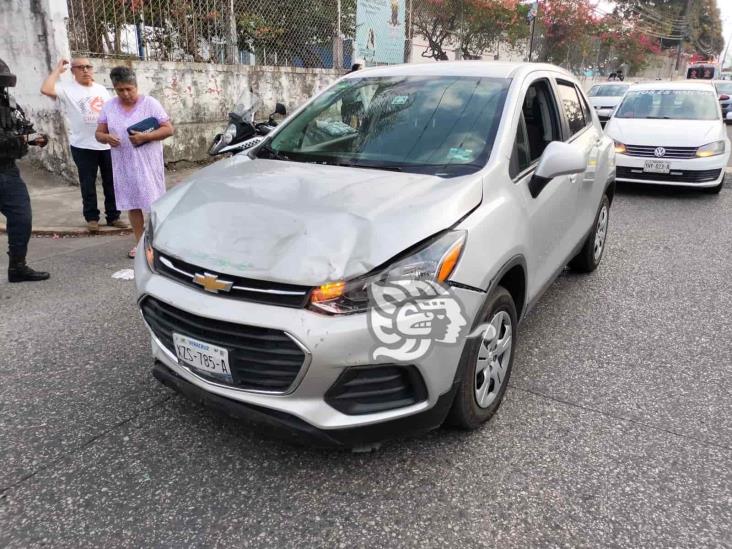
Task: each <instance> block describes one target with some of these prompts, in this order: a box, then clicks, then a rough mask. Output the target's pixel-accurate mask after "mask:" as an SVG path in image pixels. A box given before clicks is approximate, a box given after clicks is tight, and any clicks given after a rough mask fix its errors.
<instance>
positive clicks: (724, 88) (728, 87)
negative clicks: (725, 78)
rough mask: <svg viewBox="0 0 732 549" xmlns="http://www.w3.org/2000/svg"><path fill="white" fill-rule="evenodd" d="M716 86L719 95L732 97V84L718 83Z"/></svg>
mask: <svg viewBox="0 0 732 549" xmlns="http://www.w3.org/2000/svg"><path fill="white" fill-rule="evenodd" d="M714 86H715V87H716V88H717V93H720V94H721V93H723V94H725V95H732V82H717V83H716V84H714Z"/></svg>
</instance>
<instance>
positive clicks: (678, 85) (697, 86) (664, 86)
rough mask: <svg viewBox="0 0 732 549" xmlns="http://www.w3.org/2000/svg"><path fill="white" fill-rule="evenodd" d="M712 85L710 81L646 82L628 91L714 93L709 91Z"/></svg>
mask: <svg viewBox="0 0 732 549" xmlns="http://www.w3.org/2000/svg"><path fill="white" fill-rule="evenodd" d="M711 86H712V84H711V81H704V82H690V81H688V80H677V81H675V82H670V81H668V82H646V83H644V84H635V85H633V86H632V87H631V89H630V90H628V91H637V90H700V91H714V90H710V89H709V88H711Z"/></svg>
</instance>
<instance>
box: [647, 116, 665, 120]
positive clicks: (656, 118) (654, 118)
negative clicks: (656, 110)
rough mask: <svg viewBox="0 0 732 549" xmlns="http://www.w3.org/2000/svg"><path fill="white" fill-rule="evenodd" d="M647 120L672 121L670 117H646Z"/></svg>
mask: <svg viewBox="0 0 732 549" xmlns="http://www.w3.org/2000/svg"><path fill="white" fill-rule="evenodd" d="M646 118H647V119H651V120H671V117H670V116H646Z"/></svg>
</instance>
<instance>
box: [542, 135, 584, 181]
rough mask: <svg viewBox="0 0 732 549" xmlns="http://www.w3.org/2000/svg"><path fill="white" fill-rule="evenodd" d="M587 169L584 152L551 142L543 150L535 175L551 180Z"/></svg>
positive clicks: (578, 148) (573, 147) (568, 144)
mask: <svg viewBox="0 0 732 549" xmlns="http://www.w3.org/2000/svg"><path fill="white" fill-rule="evenodd" d="M586 169H587V158H585V153H584V151H583V150H582V149H581V148H580V147H578V146H577V145H572V144H571V143H562V142H561V141H552V142H551V143H549V145H547V147H546V149H544V152H543V154H542V155H541V159H540V160H539V165H538V166H537V167H536V175H537V176H539V177H544V178H546V179H552V178H553V177H558V176H560V175H569V174H573V173H582V172H583V171H585V170H586Z"/></svg>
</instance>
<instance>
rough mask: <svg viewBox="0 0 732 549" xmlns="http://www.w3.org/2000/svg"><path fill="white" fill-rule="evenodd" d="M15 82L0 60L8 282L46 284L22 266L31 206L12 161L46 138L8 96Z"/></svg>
mask: <svg viewBox="0 0 732 549" xmlns="http://www.w3.org/2000/svg"><path fill="white" fill-rule="evenodd" d="M15 82H16V77H15V75H14V74H13V73H11V72H10V69H9V68H8V66H7V65H6V64H5V62H4V61H3V60H2V59H0V213H2V214H3V215H4V216H5V218H6V219H7V233H8V245H9V248H10V249H9V251H8V255H9V256H10V263H9V264H8V280H9V281H10V282H26V281H36V280H46V279H47V278H48V277H49V276H50V275H49V274H48V273H43V272H39V271H34V270H33V269H31V268H30V267H28V265H26V263H25V255H26V252H27V251H28V241H29V240H30V236H31V205H30V197H29V196H28V189H27V188H26V186H25V183H24V182H23V180H22V179H21V178H20V172H19V171H18V167H17V166H16V165H15V161H16V160H18V159H19V158H21V157H23V156H24V155H25V154H26V153H27V152H28V145H35V146H37V147H45V146H46V144H47V143H48V137H47V136H45V135H43V134H39V133H34V131H33V124H31V123H30V121H29V120H28V119H27V118H26V116H25V113H24V112H23V109H21V108H20V107H19V106H18V105H16V104H15V99H14V98H13V97H12V96H11V95H10V94H9V93H8V88H12V87H14V86H15Z"/></svg>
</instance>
